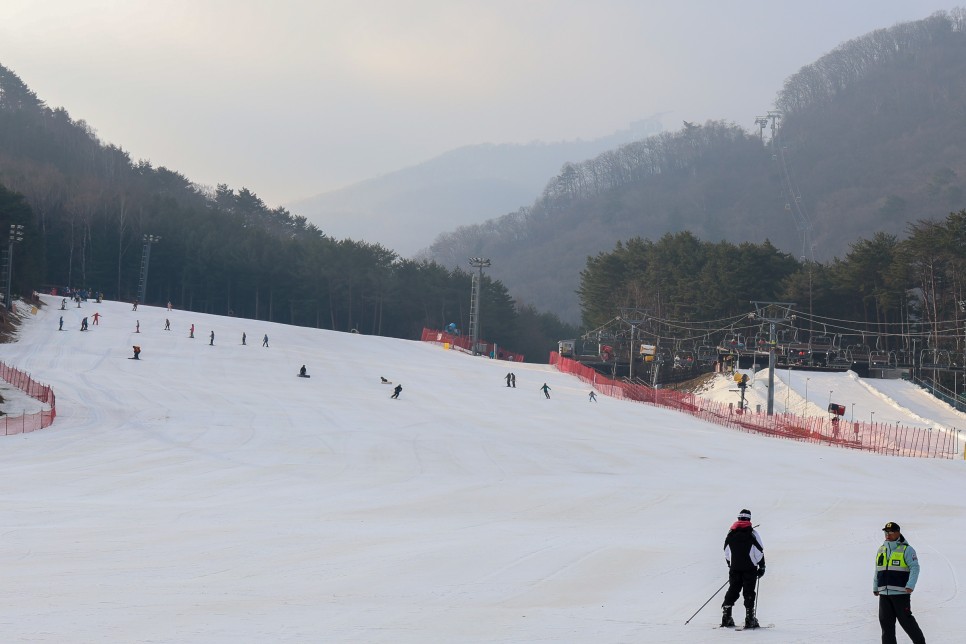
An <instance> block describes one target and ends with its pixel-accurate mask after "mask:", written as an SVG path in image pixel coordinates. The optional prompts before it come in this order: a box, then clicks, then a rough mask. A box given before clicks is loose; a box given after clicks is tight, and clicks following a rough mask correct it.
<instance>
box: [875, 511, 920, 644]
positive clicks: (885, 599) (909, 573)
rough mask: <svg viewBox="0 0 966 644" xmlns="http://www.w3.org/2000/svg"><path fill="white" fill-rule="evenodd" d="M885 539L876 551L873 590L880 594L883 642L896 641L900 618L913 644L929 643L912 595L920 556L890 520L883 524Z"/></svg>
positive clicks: (917, 574) (893, 642)
mask: <svg viewBox="0 0 966 644" xmlns="http://www.w3.org/2000/svg"><path fill="white" fill-rule="evenodd" d="M882 531H883V532H884V533H885V541H884V542H883V544H882V545H881V546H879V550H878V552H876V555H875V576H874V577H873V578H872V594H873V595H876V596H877V597H878V598H879V626H880V627H881V628H882V644H896V622H897V621H898V622H899V625H900V626H902V630H904V631H905V632H906V635H908V636H909V639H911V640H912V641H913V644H926V638H925V636H924V635H923V634H922V629H921V628H919V623H918V622H916V618H915V617H914V616H913V614H912V607H911V601H910V600H911V597H910V595H912V591H913V590H915V588H916V582H917V581H918V580H919V557H918V556H917V555H916V549H915V548H913V547H912V546H911V545H909V542H907V541H906V538H905V537H904V536H902V532H900V530H899V524H898V523H894V522H892V521H890V522H889V523H887V524H885V527H884V528H882Z"/></svg>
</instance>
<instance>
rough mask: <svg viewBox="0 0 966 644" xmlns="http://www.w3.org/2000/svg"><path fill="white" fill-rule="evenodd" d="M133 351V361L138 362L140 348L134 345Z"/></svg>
mask: <svg viewBox="0 0 966 644" xmlns="http://www.w3.org/2000/svg"><path fill="white" fill-rule="evenodd" d="M133 349H134V360H140V359H141V358H139V357H138V356H140V355H141V347H139V346H138V345H136V344H135V345H134V347H133Z"/></svg>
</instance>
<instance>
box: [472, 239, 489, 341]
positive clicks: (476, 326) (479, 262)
mask: <svg viewBox="0 0 966 644" xmlns="http://www.w3.org/2000/svg"><path fill="white" fill-rule="evenodd" d="M489 265H490V260H489V259H487V258H486V257H470V266H472V267H473V268H476V269H478V270H479V272H478V273H474V274H473V289H472V292H471V293H470V340H471V341H472V342H473V355H474V356H475V355H479V352H478V351H477V345H478V344H479V342H480V291H482V290H483V269H484V268H486V267H487V266H489Z"/></svg>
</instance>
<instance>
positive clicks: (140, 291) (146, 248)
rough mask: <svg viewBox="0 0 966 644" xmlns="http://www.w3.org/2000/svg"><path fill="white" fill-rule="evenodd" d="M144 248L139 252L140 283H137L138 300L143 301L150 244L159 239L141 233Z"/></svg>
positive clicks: (146, 288)
mask: <svg viewBox="0 0 966 644" xmlns="http://www.w3.org/2000/svg"><path fill="white" fill-rule="evenodd" d="M142 240H143V241H144V249H143V250H142V252H141V283H140V284H138V302H141V303H144V299H145V298H146V297H147V294H148V263H149V262H150V261H151V244H154V243H157V242H159V241H161V238H160V237H159V236H157V235H143V236H142Z"/></svg>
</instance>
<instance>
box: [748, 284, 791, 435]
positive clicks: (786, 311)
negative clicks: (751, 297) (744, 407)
mask: <svg viewBox="0 0 966 644" xmlns="http://www.w3.org/2000/svg"><path fill="white" fill-rule="evenodd" d="M752 304H753V305H754V306H755V313H754V315H755V316H756V317H757V318H758V319H760V320H764V321H765V322H768V415H769V416H772V415H774V413H775V345H776V344H778V334H777V333H776V331H775V325H776V324H777V323H779V322H786V321H788V320H789V319H791V317H792V308H793V307H794V306H795V304H794V302H754V301H753V302H752ZM769 313H775V314H780V315H771V316H769V315H768V314H769Z"/></svg>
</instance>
